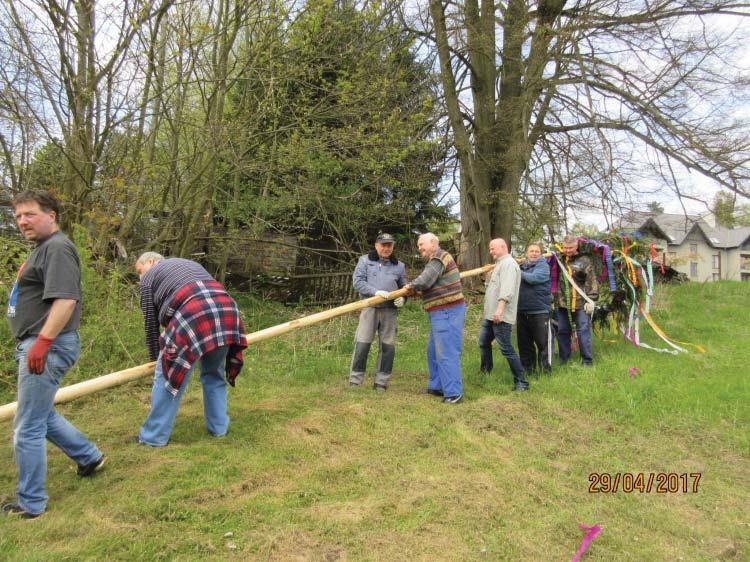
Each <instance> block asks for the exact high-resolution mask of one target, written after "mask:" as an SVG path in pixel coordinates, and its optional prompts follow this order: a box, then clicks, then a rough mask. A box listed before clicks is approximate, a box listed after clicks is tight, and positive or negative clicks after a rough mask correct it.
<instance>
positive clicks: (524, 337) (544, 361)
mask: <svg viewBox="0 0 750 562" xmlns="http://www.w3.org/2000/svg"><path fill="white" fill-rule="evenodd" d="M516 330H517V334H516V335H517V338H518V355H520V356H521V364H522V365H523V369H524V371H526V373H527V374H529V373H532V372H534V371H537V370H538V371H543V372H545V373H547V374H549V373H551V372H552V366H551V365H550V354H551V352H552V336H551V332H550V326H549V313H546V312H545V313H542V314H525V313H523V312H519V313H518V315H517V317H516Z"/></svg>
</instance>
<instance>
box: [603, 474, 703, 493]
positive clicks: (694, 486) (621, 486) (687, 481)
mask: <svg viewBox="0 0 750 562" xmlns="http://www.w3.org/2000/svg"><path fill="white" fill-rule="evenodd" d="M701 476H702V473H700V472H683V473H678V472H613V473H611V474H610V473H608V472H592V473H591V474H589V493H590V494H617V493H620V492H621V493H624V494H632V493H634V492H638V493H640V494H650V493H651V492H655V493H657V494H679V493H683V494H691V493H692V494H697V493H698V484H699V483H700V481H701Z"/></svg>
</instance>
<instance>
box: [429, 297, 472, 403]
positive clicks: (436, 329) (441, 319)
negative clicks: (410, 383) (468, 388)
mask: <svg viewBox="0 0 750 562" xmlns="http://www.w3.org/2000/svg"><path fill="white" fill-rule="evenodd" d="M429 316H430V339H429V342H428V344H427V366H428V368H429V371H430V381H429V383H428V385H427V386H428V388H429V389H431V390H440V391H442V393H443V396H461V395H463V393H464V386H463V382H462V381H461V348H462V344H463V337H464V319H465V318H466V305H465V304H463V303H462V304H459V305H456V306H452V307H450V308H444V309H442V310H436V311H434V312H430V313H429Z"/></svg>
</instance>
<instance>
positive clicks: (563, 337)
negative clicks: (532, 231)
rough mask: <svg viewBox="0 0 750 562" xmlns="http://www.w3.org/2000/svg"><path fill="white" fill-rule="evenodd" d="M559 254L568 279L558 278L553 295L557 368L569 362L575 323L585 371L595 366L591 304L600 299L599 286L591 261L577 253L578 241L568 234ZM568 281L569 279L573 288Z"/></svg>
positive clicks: (592, 308)
mask: <svg viewBox="0 0 750 562" xmlns="http://www.w3.org/2000/svg"><path fill="white" fill-rule="evenodd" d="M562 250H563V252H562V253H563V255H562V259H561V264H562V267H564V268H565V271H566V272H567V275H565V274H562V275H561V276H560V283H559V284H558V289H557V293H556V294H555V305H557V311H556V317H557V348H558V351H559V352H560V365H564V364H565V363H567V362H568V359H570V354H571V351H572V345H571V336H572V333H573V326H572V325H573V323H574V322H575V326H576V336H577V337H578V346H579V348H580V350H581V363H582V364H583V365H584V366H586V367H588V366H591V365H592V364H593V362H594V354H593V343H592V336H591V315H592V314H593V313H594V302H595V301H596V300H597V299H598V298H599V283H598V282H597V280H596V274H595V273H594V265H593V264H592V263H591V258H589V257H588V256H584V255H582V254H580V253H579V252H578V238H576V237H575V236H573V235H571V234H568V235H567V236H565V238H563V244H562ZM569 279H572V280H573V282H574V283H575V285H573V283H571V282H570V280H569Z"/></svg>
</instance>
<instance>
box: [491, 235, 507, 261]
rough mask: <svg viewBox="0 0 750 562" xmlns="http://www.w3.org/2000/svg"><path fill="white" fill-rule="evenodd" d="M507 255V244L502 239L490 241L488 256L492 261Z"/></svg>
mask: <svg viewBox="0 0 750 562" xmlns="http://www.w3.org/2000/svg"><path fill="white" fill-rule="evenodd" d="M507 254H508V243H507V242H506V241H505V240H503V239H502V238H495V239H494V240H490V255H491V256H492V259H493V260H496V259H498V258H501V257H503V256H505V255H507Z"/></svg>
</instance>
